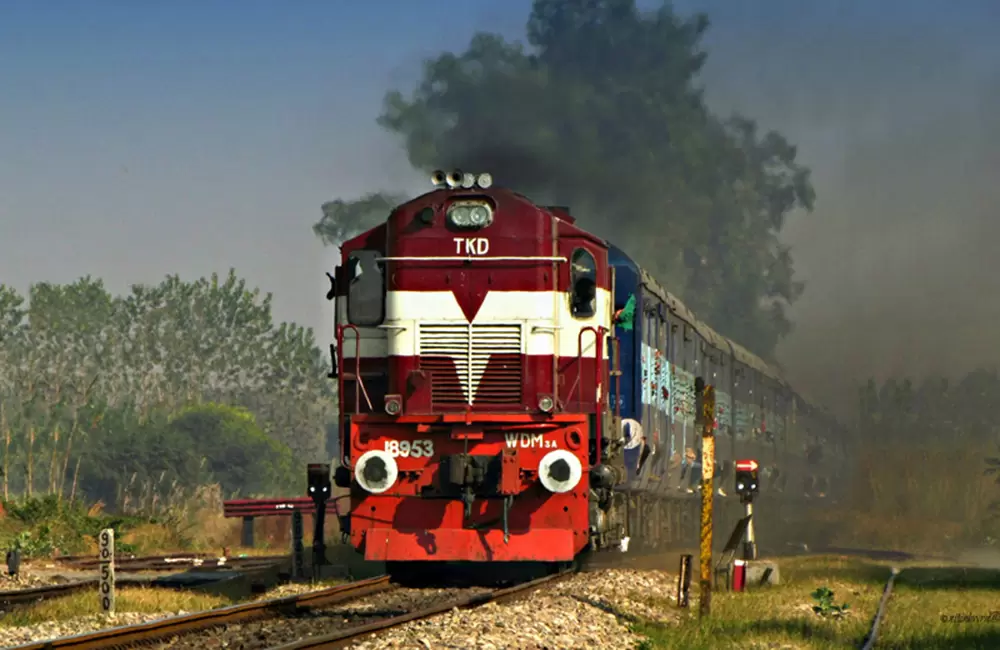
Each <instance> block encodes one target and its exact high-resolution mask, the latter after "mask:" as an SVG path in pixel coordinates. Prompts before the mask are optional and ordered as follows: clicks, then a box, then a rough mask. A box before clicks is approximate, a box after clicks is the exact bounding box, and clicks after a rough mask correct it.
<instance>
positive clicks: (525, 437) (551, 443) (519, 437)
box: [504, 433, 556, 449]
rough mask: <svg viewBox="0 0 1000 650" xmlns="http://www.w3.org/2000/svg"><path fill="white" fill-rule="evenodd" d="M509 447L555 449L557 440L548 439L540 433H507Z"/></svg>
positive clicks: (505, 435)
mask: <svg viewBox="0 0 1000 650" xmlns="http://www.w3.org/2000/svg"><path fill="white" fill-rule="evenodd" d="M504 437H505V438H506V439H507V446H508V447H521V448H522V449H555V448H556V441H555V440H546V439H545V437H544V436H543V435H542V434H540V433H505V434H504Z"/></svg>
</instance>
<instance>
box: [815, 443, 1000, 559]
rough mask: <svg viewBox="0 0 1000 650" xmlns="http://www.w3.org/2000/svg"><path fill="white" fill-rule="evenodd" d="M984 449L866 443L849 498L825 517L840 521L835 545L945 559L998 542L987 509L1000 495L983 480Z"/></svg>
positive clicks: (998, 530)
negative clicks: (939, 554)
mask: <svg viewBox="0 0 1000 650" xmlns="http://www.w3.org/2000/svg"><path fill="white" fill-rule="evenodd" d="M990 451H991V449H990V448H989V447H987V446H986V445H979V444H968V443H964V444H957V443H955V442H954V441H953V440H940V441H934V442H921V443H914V444H906V443H895V442H894V443H892V444H888V443H879V442H875V441H866V442H862V443H861V444H860V445H859V446H858V447H857V448H856V453H855V456H854V459H855V462H856V467H855V470H856V471H854V472H853V473H852V474H853V479H852V483H851V485H850V486H849V489H848V491H847V498H846V499H845V501H844V502H842V504H841V505H840V507H838V508H836V509H834V510H832V511H827V512H824V513H820V514H819V515H818V516H819V517H820V518H822V519H825V520H827V521H830V520H836V521H838V522H839V523H840V526H838V527H837V528H835V529H834V530H835V531H836V532H835V533H834V537H835V539H834V540H831V542H832V543H834V544H845V545H846V544H851V545H855V544H857V545H864V546H878V547H885V548H895V549H899V550H911V551H918V552H920V551H923V552H947V551H949V550H954V549H957V548H967V547H970V546H982V545H984V544H989V543H990V541H989V540H990V539H991V538H992V539H996V538H997V537H1000V521H998V520H997V519H996V518H995V517H993V516H992V511H991V509H990V505H991V503H993V502H994V501H995V500H996V499H997V498H998V497H1000V490H998V487H997V485H996V482H995V481H994V480H993V479H992V478H991V477H989V476H985V475H984V471H983V470H984V467H985V465H984V458H985V457H986V456H988V455H989V453H990Z"/></svg>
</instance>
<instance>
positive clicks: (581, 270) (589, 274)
mask: <svg viewBox="0 0 1000 650" xmlns="http://www.w3.org/2000/svg"><path fill="white" fill-rule="evenodd" d="M569 281H570V313H572V314H573V317H574V318H592V317H593V316H594V314H596V313H597V263H596V262H595V261H594V256H593V255H591V254H590V251H587V250H585V249H583V248H577V249H576V250H575V251H573V257H572V258H571V260H570V275H569Z"/></svg>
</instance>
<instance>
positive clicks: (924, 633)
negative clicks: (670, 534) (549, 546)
mask: <svg viewBox="0 0 1000 650" xmlns="http://www.w3.org/2000/svg"><path fill="white" fill-rule="evenodd" d="M779 566H780V570H781V581H782V584H780V585H778V586H774V587H767V588H762V589H758V590H755V591H748V592H745V593H732V592H720V593H716V594H714V595H713V598H712V615H711V617H710V618H709V619H708V620H706V621H699V620H698V616H697V603H696V601H695V602H692V607H691V609H690V611H688V612H684V613H683V614H681V615H680V616H679V617H678V622H677V624H675V625H674V624H665V625H664V624H660V625H656V624H650V623H646V622H637V623H635V624H634V626H633V629H634V630H635V631H636V632H638V633H640V634H642V635H643V636H646V637H647V638H648V642H647V643H646V645H645V647H646V648H678V649H684V650H701V649H705V650H709V649H713V648H803V649H805V648H808V649H816V650H829V649H833V648H857V647H860V644H861V642H862V640H863V639H864V637H865V634H866V633H867V632H868V629H869V628H870V626H871V622H872V618H873V617H874V615H875V611H876V608H877V606H878V602H879V599H880V598H881V596H882V591H883V587H884V585H885V582H886V580H887V579H888V577H889V574H890V566H889V565H888V564H885V563H878V562H869V561H863V560H856V559H849V558H835V557H831V558H816V557H810V558H794V559H791V558H789V559H783V560H781V561H780V562H779ZM900 568H902V569H903V571H902V573H901V574H900V575H899V577H898V578H897V581H896V586H895V588H894V593H893V595H892V597H891V598H890V601H889V605H888V607H887V610H886V615H885V618H884V620H883V621H882V624H881V625H880V628H879V635H878V643H877V645H876V648H907V649H912V650H931V649H941V650H944V649H946V648H947V649H965V648H968V649H970V650H975V649H978V648H982V649H984V650H985V649H988V648H1000V615H998V614H994V615H993V617H994V620H980V621H973V622H952V621H951V620H949V619H948V617H950V616H953V615H956V614H958V615H962V614H972V615H979V616H983V617H989V616H990V615H991V613H992V612H997V611H998V610H1000V570H986V569H965V568H957V567H951V566H946V567H940V566H935V567H930V566H928V565H927V564H926V563H909V564H903V565H900ZM821 587H827V588H829V589H830V590H831V591H832V592H833V601H832V604H833V605H835V606H841V605H847V609H846V611H844V612H843V614H840V615H838V614H837V613H836V612H835V611H833V610H828V611H829V613H827V614H825V615H823V614H819V613H816V612H815V611H814V609H813V607H814V606H818V603H819V601H818V600H817V599H816V598H814V597H813V596H812V594H813V593H814V592H816V590H817V589H819V588H821ZM696 593H697V588H696V586H695V585H692V597H694V596H695V594H696ZM651 604H652V605H655V606H658V607H660V608H662V607H665V606H666V605H665V604H664V603H651Z"/></svg>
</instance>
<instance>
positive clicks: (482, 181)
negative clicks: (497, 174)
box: [476, 174, 493, 190]
mask: <svg viewBox="0 0 1000 650" xmlns="http://www.w3.org/2000/svg"><path fill="white" fill-rule="evenodd" d="M476 185H478V186H479V187H481V188H483V189H484V190H485V189H489V187H490V185H493V177H492V176H490V175H489V174H480V175H479V178H477V179H476Z"/></svg>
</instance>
